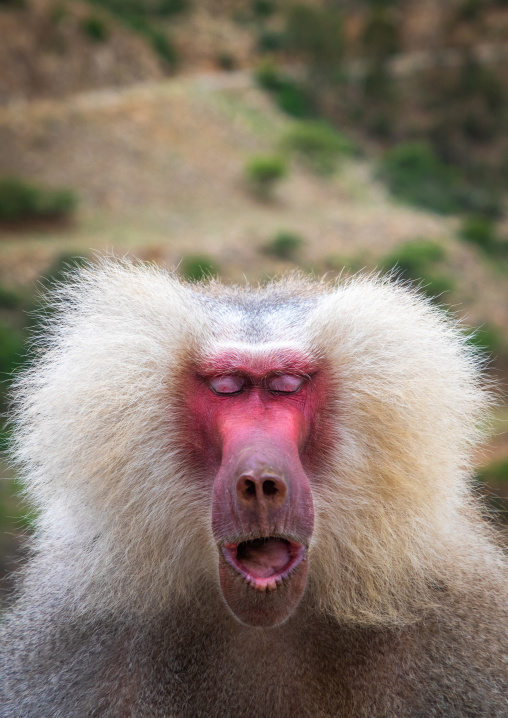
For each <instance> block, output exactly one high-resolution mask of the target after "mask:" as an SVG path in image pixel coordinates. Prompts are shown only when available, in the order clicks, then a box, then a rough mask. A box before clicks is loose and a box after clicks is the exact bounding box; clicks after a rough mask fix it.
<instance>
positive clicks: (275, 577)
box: [222, 536, 306, 591]
mask: <svg viewBox="0 0 508 718" xmlns="http://www.w3.org/2000/svg"><path fill="white" fill-rule="evenodd" d="M305 551H306V549H305V546H304V545H303V544H300V543H296V542H295V541H288V540H287V539H283V538H278V537H275V536H268V537H266V538H256V539H252V540H250V541H241V542H239V543H226V544H223V546H222V552H223V554H224V558H225V559H226V561H227V562H228V563H229V564H230V566H232V567H233V568H234V569H236V571H238V573H240V574H241V575H242V576H244V577H245V580H246V581H247V583H248V584H250V586H251V587H252V588H255V589H257V590H258V591H275V589H276V588H277V586H278V585H279V584H281V583H282V581H283V580H284V579H285V578H287V577H288V576H289V574H290V573H291V572H292V571H294V569H295V568H296V567H297V566H298V565H299V564H300V563H301V562H302V560H303V558H304V557H305Z"/></svg>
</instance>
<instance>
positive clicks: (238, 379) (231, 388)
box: [208, 374, 245, 396]
mask: <svg viewBox="0 0 508 718" xmlns="http://www.w3.org/2000/svg"><path fill="white" fill-rule="evenodd" d="M208 387H209V388H210V390H211V391H213V393H214V394H218V395H219V396H230V395H233V394H239V393H240V392H241V391H243V389H244V388H245V377H243V376H241V375H240V374H222V375H221V376H214V377H212V378H211V379H209V380H208Z"/></svg>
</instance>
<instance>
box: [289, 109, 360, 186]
mask: <svg viewBox="0 0 508 718" xmlns="http://www.w3.org/2000/svg"><path fill="white" fill-rule="evenodd" d="M282 145H283V147H284V148H285V149H287V150H290V151H291V152H295V153H296V154H297V155H298V156H299V157H300V158H301V159H302V160H303V161H304V162H305V163H306V164H307V165H308V166H309V167H310V168H311V169H312V170H313V171H314V172H317V173H318V174H323V175H326V174H331V173H332V172H333V171H334V170H335V168H336V167H337V162H338V160H339V157H341V156H343V155H351V154H352V153H353V152H354V145H353V143H352V142H351V141H350V140H348V139H347V138H346V137H344V136H343V135H341V134H340V133H339V132H337V131H336V130H334V129H333V127H330V125H327V124H326V123H324V122H310V121H307V122H300V123H298V124H296V125H294V126H293V127H292V128H291V129H290V130H289V131H288V132H287V133H286V135H285V137H284V138H283V140H282Z"/></svg>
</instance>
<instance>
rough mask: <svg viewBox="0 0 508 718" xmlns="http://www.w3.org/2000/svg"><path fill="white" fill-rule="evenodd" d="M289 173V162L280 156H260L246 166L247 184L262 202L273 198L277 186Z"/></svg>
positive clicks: (253, 158) (252, 159)
mask: <svg viewBox="0 0 508 718" xmlns="http://www.w3.org/2000/svg"><path fill="white" fill-rule="evenodd" d="M287 173H288V167H287V162H286V160H285V159H284V157H280V156H279V155H258V156H256V157H252V158H251V159H250V160H249V161H248V162H247V164H246V166H245V175H246V178H247V182H248V184H249V186H250V188H251V190H252V192H253V193H254V194H255V195H256V196H257V197H258V198H260V199H262V200H269V199H271V198H272V197H273V193H274V190H275V186H276V185H277V183H278V182H280V180H282V179H283V178H284V177H285V176H286V175H287Z"/></svg>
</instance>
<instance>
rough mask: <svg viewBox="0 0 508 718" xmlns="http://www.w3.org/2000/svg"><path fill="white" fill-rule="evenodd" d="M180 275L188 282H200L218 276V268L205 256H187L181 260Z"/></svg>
mask: <svg viewBox="0 0 508 718" xmlns="http://www.w3.org/2000/svg"><path fill="white" fill-rule="evenodd" d="M179 269H180V274H181V275H182V277H183V278H184V279H186V280H187V281H189V282H200V281H201V280H202V279H207V278H209V277H212V276H214V275H217V274H218V268H217V265H216V264H215V262H214V261H213V259H210V257H207V256H206V255H198V254H189V255H187V256H185V257H184V258H183V259H182V262H181V264H180V268H179Z"/></svg>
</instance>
